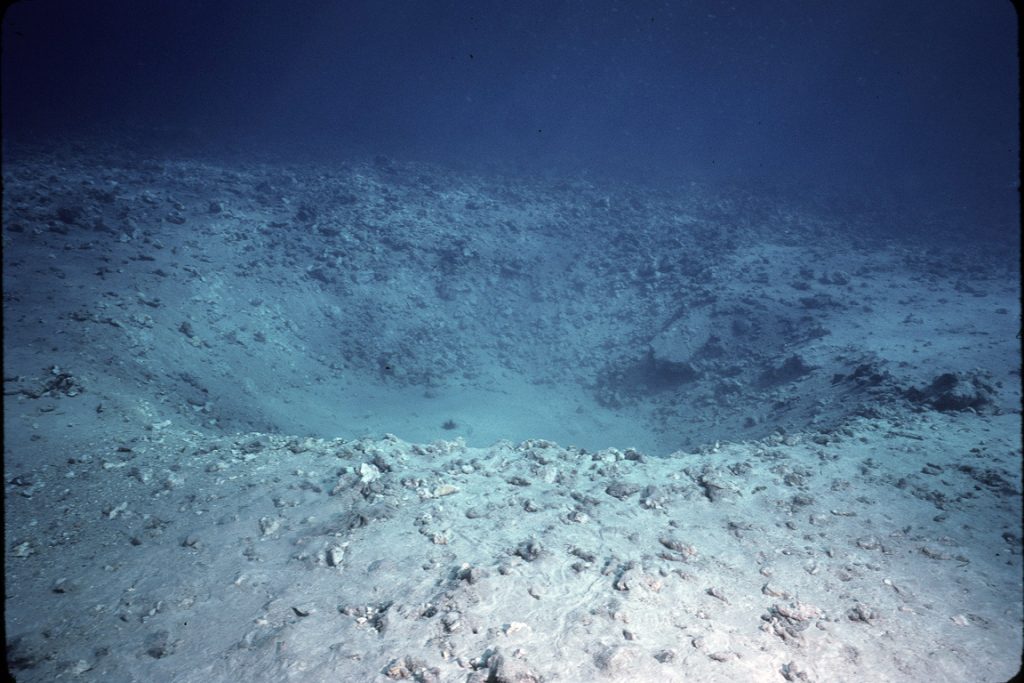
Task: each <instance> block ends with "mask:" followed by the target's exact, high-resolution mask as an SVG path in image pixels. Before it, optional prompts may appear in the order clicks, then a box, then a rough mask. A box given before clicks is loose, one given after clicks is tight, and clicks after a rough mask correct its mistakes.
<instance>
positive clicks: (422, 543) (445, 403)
mask: <svg viewBox="0 0 1024 683" xmlns="http://www.w3.org/2000/svg"><path fill="white" fill-rule="evenodd" d="M3 170H4V207H3V265H4V270H3V295H4V472H5V512H6V515H5V551H6V553H5V584H6V605H5V606H6V614H5V616H6V633H7V661H8V667H9V668H10V669H11V671H12V672H13V673H14V675H15V676H16V679H17V680H18V681H54V680H81V681H108V682H118V681H182V682H185V681H203V682H208V681H255V682H258V681H388V680H409V681H469V682H475V683H484V682H488V681H490V682H494V683H511V682H517V683H526V682H529V681H601V680H608V681H639V682H644V681H693V680H699V681H730V682H732V681H821V682H825V681H853V680H858V681H860V680H869V681H922V680H929V681H1003V680H1007V679H1008V678H1009V677H1010V676H1011V675H1013V673H1015V672H1016V671H1017V670H1018V668H1019V666H1020V653H1021V647H1022V640H1021V633H1022V631H1021V628H1022V588H1021V571H1022V569H1021V566H1022V565H1021V527H1020V519H1021V474H1020V466H1021V449H1020V445H1021V444H1020V436H1021V411H1020V407H1021V376H1020V340H1019V338H1018V332H1019V330H1020V303H1019V298H1020V272H1019V270H1018V264H1017V261H1016V248H1017V247H1016V246H1014V247H1012V248H1007V247H1006V246H1005V245H998V244H996V245H993V244H988V243H981V242H975V241H972V240H971V239H970V234H971V226H970V225H962V226H960V228H959V229H962V230H963V237H962V239H959V240H950V239H949V235H950V232H951V231H952V232H954V233H955V231H956V230H957V229H958V227H957V226H955V225H953V226H950V225H943V226H942V232H941V235H940V233H939V232H938V231H937V232H936V235H937V237H938V236H941V237H942V239H936V240H934V242H933V243H931V244H928V243H926V242H924V241H922V239H921V238H920V237H916V238H914V237H908V236H906V235H905V234H904V230H903V228H904V227H906V226H905V225H904V224H901V220H905V219H902V218H900V217H893V216H891V215H887V214H886V212H884V211H877V212H872V211H871V210H869V209H870V207H868V209H865V210H864V211H861V212H860V213H856V212H852V213H851V212H847V213H843V212H837V211H829V210H828V207H827V206H825V205H824V204H822V203H818V204H813V205H812V204H801V203H800V202H799V201H797V200H795V199H793V198H785V197H782V196H778V195H772V194H770V193H759V192H757V191H755V190H753V189H742V188H738V187H726V186H719V187H715V186H709V185H706V184H700V183H688V184H683V185H681V186H679V187H678V188H676V189H674V190H671V191H669V190H665V189H664V188H661V189H656V190H655V189H645V188H643V187H635V186H632V187H631V186H623V185H614V184H611V183H602V182H599V181H594V180H588V179H587V178H585V177H576V178H545V179H537V178H533V179H529V178H517V177H513V176H502V175H498V174H493V175H485V174H480V173H473V172H469V171H460V170H456V169H451V168H440V167H435V166H429V165H424V164H417V163H403V162H400V161H395V160H390V159H386V158H383V157H378V158H376V159H367V160H360V161H352V162H350V163H347V164H326V163H316V162H308V163H283V162H280V161H275V160H272V159H268V160H263V161H255V160H245V159H242V160H232V161H224V160H215V159H209V158H202V157H195V158H182V157H170V156H167V157H163V156H159V155H151V154H146V153H142V152H139V151H136V150H132V149H130V148H124V147H118V146H114V145H109V146H108V145H101V144H89V143H79V144H76V145H66V144H58V143H54V144H53V145H51V146H49V147H37V148H33V149H31V150H26V151H23V152H21V153H19V154H17V155H14V154H10V155H8V157H7V158H6V159H5V164H4V169H3ZM908 232H909V231H908Z"/></svg>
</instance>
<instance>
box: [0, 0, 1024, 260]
mask: <svg viewBox="0 0 1024 683" xmlns="http://www.w3.org/2000/svg"><path fill="white" fill-rule="evenodd" d="M1016 26H1017V24H1016V16H1015V12H1014V8H1013V6H1012V5H1011V3H1009V2H1005V1H1004V0H979V1H977V2H958V1H955V0H939V1H934V0H928V1H924V0H909V1H901V2H890V1H888V0H868V1H864V2H856V3H849V2H838V1H834V0H833V1H827V2H803V1H800V2H795V1H782V2H772V3H749V2H713V1H704V2H637V1H634V0H630V1H626V2H615V1H609V0H599V1H589V0H588V1H586V2H581V1H567V2H552V1H548V0H545V1H544V2H515V3H507V2H486V1H475V2H440V1H439V2H387V3H381V2H327V1H317V2H314V1H311V0H289V1H287V2H285V1H266V0H211V1H209V2H202V1H199V0H191V1H188V2H174V3H170V2H134V1H129V0H123V1H122V0H93V1H90V2H80V1H78V0H38V1H34V2H21V3H17V4H15V5H14V6H13V7H12V8H10V9H9V10H8V13H7V15H6V17H5V20H4V29H3V39H4V45H3V81H4V85H3V111H4V118H3V129H4V134H5V138H6V139H7V141H8V145H9V146H10V144H12V143H14V142H17V141H19V140H22V141H23V140H38V139H47V138H52V137H54V136H60V135H74V134H76V133H79V132H81V131H85V130H88V131H91V132H98V133H99V134H101V135H108V136H112V137H122V138H123V137H126V136H135V137H134V138H132V139H135V140H141V141H144V142H145V143H146V144H150V145H157V144H163V145H165V147H167V148H169V149H171V150H174V151H175V152H178V153H183V154H188V153H193V154H195V153H215V154H234V155H235V156H236V158H237V157H242V158H246V157H252V156H255V155H258V154H260V153H266V152H272V153H275V154H284V155H286V156H291V157H296V158H297V157H302V156H309V155H319V156H327V157H335V158H351V157H352V156H353V155H357V154H363V155H377V154H384V155H389V156H392V157H395V158H399V159H406V160H425V161H437V162H442V163H447V164H457V165H459V166H462V167H469V168H499V169H502V170H508V169H512V170H515V171H517V172H518V173H521V174H549V173H556V174H572V173H586V174H589V175H591V176H600V177H606V178H621V179H624V180H630V181H632V182H639V183H642V184H648V185H651V184H664V185H667V186H670V187H671V186H674V185H675V184H677V183H678V182H679V180H680V179H693V178H697V179H701V180H710V181H721V182H726V181H727V182H731V183H739V184H742V185H745V186H749V185H753V184H767V185H768V186H770V187H772V188H773V190H775V191H781V190H782V189H783V188H785V190H786V191H787V192H789V193H791V194H793V195H797V196H804V197H807V196H809V195H813V196H815V197H820V198H825V199H827V201H829V202H831V208H832V210H833V211H834V212H836V213H842V212H851V213H864V212H868V211H874V212H880V213H885V214H888V215H893V214H896V215H899V216H900V217H901V218H900V219H899V220H895V221H891V223H893V224H898V227H897V225H893V226H892V227H890V228H889V229H892V230H900V231H914V230H915V229H922V230H923V231H925V232H927V231H928V230H929V228H928V225H929V224H930V223H934V222H935V221H937V220H941V221H946V222H950V221H952V222H954V223H956V224H957V225H958V226H960V229H962V230H963V231H969V232H970V233H971V234H972V235H974V236H982V237H986V238H991V239H996V240H1000V239H1005V238H1007V234H1008V233H1009V234H1010V235H1012V239H1016V231H1017V215H1018V210H1017V209H1018V206H1017V205H1018V195H1017V189H1016V188H1017V181H1018V154H1017V152H1018V147H1019V144H1018V143H1019V141H1018V135H1017V127H1018V110H1017V98H1018V66H1017V58H1016V43H1017V35H1016Z"/></svg>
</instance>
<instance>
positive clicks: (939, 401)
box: [904, 372, 996, 412]
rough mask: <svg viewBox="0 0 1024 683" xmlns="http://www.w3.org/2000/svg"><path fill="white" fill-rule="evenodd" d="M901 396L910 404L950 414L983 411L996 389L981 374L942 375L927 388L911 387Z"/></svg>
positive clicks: (949, 373) (956, 373) (990, 401)
mask: <svg viewBox="0 0 1024 683" xmlns="http://www.w3.org/2000/svg"><path fill="white" fill-rule="evenodd" d="M904 394H905V396H906V397H907V399H909V400H910V401H911V402H913V403H919V404H923V405H926V406H928V407H930V408H932V409H934V410H938V411H942V412H949V411H962V410H983V409H985V408H986V407H988V406H990V405H991V404H992V402H993V400H994V397H995V394H996V389H995V387H994V386H993V385H992V384H991V383H990V382H989V380H988V378H987V377H986V375H985V374H984V373H979V372H970V373H968V372H944V373H942V374H941V375H939V376H938V377H936V378H935V379H933V380H932V382H931V383H930V384H928V385H927V386H924V387H911V388H910V389H907V390H906V391H905V392H904Z"/></svg>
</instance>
